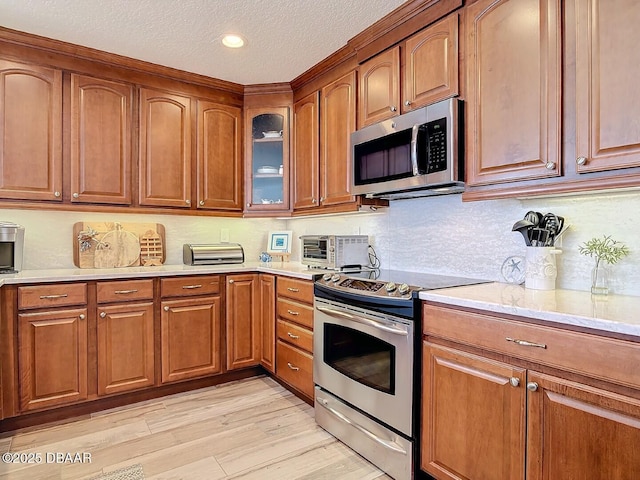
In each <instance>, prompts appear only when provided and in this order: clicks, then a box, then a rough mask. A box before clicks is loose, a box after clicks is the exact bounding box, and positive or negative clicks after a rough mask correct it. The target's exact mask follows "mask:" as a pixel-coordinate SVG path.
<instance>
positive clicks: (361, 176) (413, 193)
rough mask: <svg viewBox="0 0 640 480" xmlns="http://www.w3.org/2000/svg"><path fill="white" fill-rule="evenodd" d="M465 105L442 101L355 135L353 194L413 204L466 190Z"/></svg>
mask: <svg viewBox="0 0 640 480" xmlns="http://www.w3.org/2000/svg"><path fill="white" fill-rule="evenodd" d="M461 125H462V101H460V100H458V99H456V98H450V99H447V100H443V101H441V102H438V103H434V104H432V105H428V106H426V107H422V108H419V109H417V110H414V111H412V112H409V113H405V114H403V115H399V116H397V117H394V118H391V119H389V120H385V121H382V122H380V123H377V124H374V125H370V126H368V127H365V128H363V129H360V130H358V131H356V132H354V133H352V134H351V148H352V152H351V153H352V155H351V163H352V165H351V173H352V179H353V185H352V186H353V189H352V192H353V193H354V194H355V195H361V194H364V195H366V196H368V197H377V198H389V199H393V198H412V197H418V196H426V195H436V194H443V193H457V192H461V191H462V190H464V168H463V162H462V158H461V157H462V152H463V151H464V149H463V148H462V146H461V145H460V143H461V141H462V138H463V135H462V132H461V131H460V129H461Z"/></svg>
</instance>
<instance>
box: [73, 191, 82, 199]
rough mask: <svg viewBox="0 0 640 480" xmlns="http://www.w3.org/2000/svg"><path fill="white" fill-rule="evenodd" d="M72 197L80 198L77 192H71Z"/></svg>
mask: <svg viewBox="0 0 640 480" xmlns="http://www.w3.org/2000/svg"><path fill="white" fill-rule="evenodd" d="M72 196H73V198H80V194H79V193H78V192H73V195H72Z"/></svg>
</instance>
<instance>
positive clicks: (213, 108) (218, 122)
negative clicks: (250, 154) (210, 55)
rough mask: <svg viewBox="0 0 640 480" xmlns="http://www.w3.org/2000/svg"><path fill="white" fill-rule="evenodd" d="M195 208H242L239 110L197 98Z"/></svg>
mask: <svg viewBox="0 0 640 480" xmlns="http://www.w3.org/2000/svg"><path fill="white" fill-rule="evenodd" d="M197 109H198V110H197V112H198V113H197V123H198V125H197V132H198V133H197V142H196V143H197V148H198V170H197V176H198V194H197V196H198V208H203V209H206V208H211V209H217V210H242V140H241V138H242V111H241V109H240V108H237V107H232V106H226V105H220V104H218V103H214V102H210V101H207V100H201V99H198V101H197Z"/></svg>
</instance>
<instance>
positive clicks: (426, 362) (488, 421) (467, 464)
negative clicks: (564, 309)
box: [420, 342, 526, 480]
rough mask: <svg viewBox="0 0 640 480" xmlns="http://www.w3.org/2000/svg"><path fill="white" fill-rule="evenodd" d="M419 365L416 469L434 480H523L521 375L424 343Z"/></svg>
mask: <svg viewBox="0 0 640 480" xmlns="http://www.w3.org/2000/svg"><path fill="white" fill-rule="evenodd" d="M422 359H423V390H422V398H423V399H428V401H423V404H422V446H421V448H422V455H421V463H420V466H421V468H422V469H423V470H424V471H425V472H428V473H430V474H431V475H433V476H434V477H436V478H438V479H456V480H458V479H461V478H464V479H470V480H471V479H480V478H489V479H504V480H518V479H524V458H525V457H524V453H525V438H524V428H525V396H526V395H525V389H524V388H523V384H524V383H525V371H524V370H523V369H518V368H516V367H513V366H511V365H508V364H503V363H499V362H494V361H492V360H489V359H484V358H482V357H479V356H476V355H471V354H468V353H465V352H463V351H458V350H454V349H449V348H443V347H439V346H437V345H432V344H429V343H428V342H424V343H423V351H422ZM512 378H517V379H519V384H520V386H519V387H513V386H512V384H511V383H510V381H511V379H512Z"/></svg>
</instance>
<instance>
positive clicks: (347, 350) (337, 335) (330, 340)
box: [324, 323, 396, 395]
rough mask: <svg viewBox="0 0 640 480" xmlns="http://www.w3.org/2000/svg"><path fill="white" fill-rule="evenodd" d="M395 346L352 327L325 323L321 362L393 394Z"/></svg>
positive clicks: (372, 386)
mask: <svg viewBox="0 0 640 480" xmlns="http://www.w3.org/2000/svg"><path fill="white" fill-rule="evenodd" d="M395 358H396V348H395V347H394V346H393V345H391V344H390V343H387V342H384V341H382V340H380V339H379V338H376V337H374V336H372V335H368V334H366V333H363V332H359V331H358V330H354V329H353V328H347V327H343V326H341V325H333V324H330V323H325V324H324V362H325V363H326V364H328V365H330V366H331V367H333V368H335V369H336V370H337V371H339V372H340V373H342V374H343V375H346V376H347V377H349V378H352V379H353V380H355V381H357V382H359V383H362V384H363V385H366V386H368V387H371V388H375V389H376V390H380V391H381V392H385V393H389V394H391V395H394V394H395V389H396V378H395V371H396V368H395Z"/></svg>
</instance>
